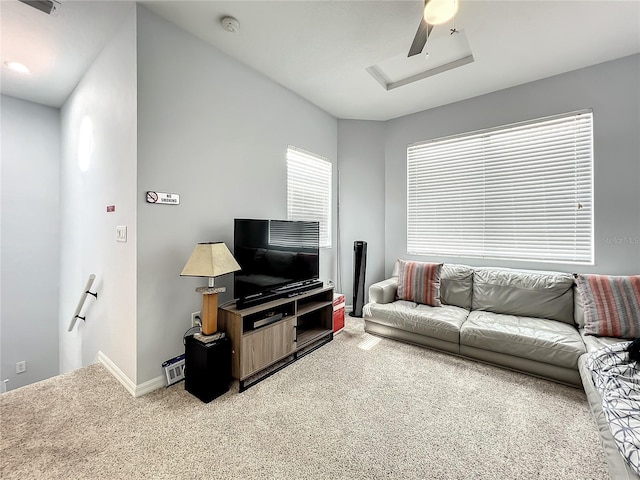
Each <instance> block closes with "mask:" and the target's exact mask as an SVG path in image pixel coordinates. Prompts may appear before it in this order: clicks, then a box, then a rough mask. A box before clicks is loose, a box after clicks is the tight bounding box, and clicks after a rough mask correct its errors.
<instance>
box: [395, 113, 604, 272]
mask: <svg viewBox="0 0 640 480" xmlns="http://www.w3.org/2000/svg"><path fill="white" fill-rule="evenodd" d="M407 251H408V253H410V254H415V255H438V256H461V257H482V258H495V259H508V260H523V261H540V262H560V263H577V264H593V261H594V258H593V114H592V112H591V111H581V112H573V113H571V114H565V115H559V116H556V117H549V118H544V119H539V120H535V121H532V122H526V123H519V124H515V125H508V126H503V127H498V128H493V129H489V130H482V131H478V132H472V133H468V134H463V135H458V136H454V137H447V138H440V139H436V140H432V141H429V142H423V143H419V144H415V145H410V146H409V147H408V148H407Z"/></svg>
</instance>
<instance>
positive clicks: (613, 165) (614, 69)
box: [384, 55, 640, 275]
mask: <svg viewBox="0 0 640 480" xmlns="http://www.w3.org/2000/svg"><path fill="white" fill-rule="evenodd" d="M639 73H640V55H634V56H630V57H626V58H623V59H619V60H615V61H611V62H607V63H603V64H600V65H595V66H592V67H588V68H584V69H581V70H576V71H573V72H569V73H566V74H563V75H558V76H555V77H551V78H547V79H543V80H539V81H536V82H532V83H528V84H525V85H520V86H518V87H514V88H509V89H507V90H502V91H499V92H495V93H491V94H488V95H483V96H480V97H476V98H472V99H469V100H465V101H462V102H458V103H454V104H451V105H446V106H443V107H440V108H435V109H432V110H427V111H424V112H420V113H416V114H414V115H409V116H406V117H401V118H398V119H394V120H391V121H389V122H387V136H386V151H385V160H386V161H385V187H386V191H385V206H386V209H385V223H384V227H385V246H386V255H385V256H386V274H387V275H389V274H390V273H391V269H392V267H393V262H394V261H395V260H396V258H414V259H419V260H425V261H444V262H456V263H467V264H471V265H496V266H506V267H521V268H534V269H549V270H562V271H569V272H578V273H584V272H592V273H603V274H605V273H606V274H618V275H627V274H637V273H638V271H639V270H640V245H639V244H638V243H639V242H638V239H639V237H640V219H639V216H638V210H639V209H640V182H639V181H638V179H639V178H640V142H639V140H638V132H639V131H640V93H639V92H640V89H639V88H638V86H639V85H640V74H639ZM583 108H592V109H593V115H594V163H595V165H594V179H595V181H594V183H595V193H594V196H595V198H594V200H595V201H594V203H595V259H596V264H595V265H593V266H576V265H564V264H554V263H549V264H545V263H528V262H506V261H498V260H489V259H487V260H483V259H475V258H474V259H467V258H444V257H425V256H421V257H415V256H414V257H411V256H409V255H408V254H407V250H406V221H407V220H406V198H407V194H406V147H407V145H408V144H410V143H414V142H418V141H422V140H428V139H433V138H438V137H441V136H446V135H452V134H457V133H463V132H469V131H473V130H478V129H483V128H488V127H493V126H497V125H505V124H509V123H514V122H520V121H523V120H529V119H534V118H539V117H544V116H547V115H553V114H558V113H563V112H570V111H574V110H580V109H583Z"/></svg>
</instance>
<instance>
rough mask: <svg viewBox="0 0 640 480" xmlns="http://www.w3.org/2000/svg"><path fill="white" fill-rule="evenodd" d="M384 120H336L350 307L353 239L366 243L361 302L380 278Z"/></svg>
mask: <svg viewBox="0 0 640 480" xmlns="http://www.w3.org/2000/svg"><path fill="white" fill-rule="evenodd" d="M384 138H385V123H384V122H371V121H364V120H339V121H338V161H339V166H340V168H339V170H340V239H341V241H340V249H341V250H340V258H341V261H340V272H341V290H342V292H343V293H344V294H345V301H346V303H347V306H351V305H353V267H354V265H353V263H354V262H353V242H354V241H356V240H364V241H365V242H367V270H366V274H365V303H366V302H367V301H368V296H369V286H370V285H371V284H372V283H375V282H378V281H380V280H382V279H384V275H385V263H386V262H385V246H384V210H385V205H384V198H385V197H384V191H385V186H384Z"/></svg>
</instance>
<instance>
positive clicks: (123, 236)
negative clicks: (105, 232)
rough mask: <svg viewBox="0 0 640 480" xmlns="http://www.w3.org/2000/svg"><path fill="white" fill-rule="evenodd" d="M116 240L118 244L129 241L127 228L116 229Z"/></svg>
mask: <svg viewBox="0 0 640 480" xmlns="http://www.w3.org/2000/svg"><path fill="white" fill-rule="evenodd" d="M116 240H117V241H118V242H126V241H127V227H126V226H119V227H116Z"/></svg>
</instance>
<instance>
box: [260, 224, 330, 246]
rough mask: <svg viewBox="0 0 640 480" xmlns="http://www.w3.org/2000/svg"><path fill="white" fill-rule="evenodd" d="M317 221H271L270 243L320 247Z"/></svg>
mask: <svg viewBox="0 0 640 480" xmlns="http://www.w3.org/2000/svg"><path fill="white" fill-rule="evenodd" d="M318 231H319V227H318V224H317V223H313V222H295V224H291V223H289V222H284V221H282V220H271V221H270V222H269V245H273V246H277V247H292V248H297V249H300V248H318V247H319V246H320V245H319V244H318V243H319V242H318Z"/></svg>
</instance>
